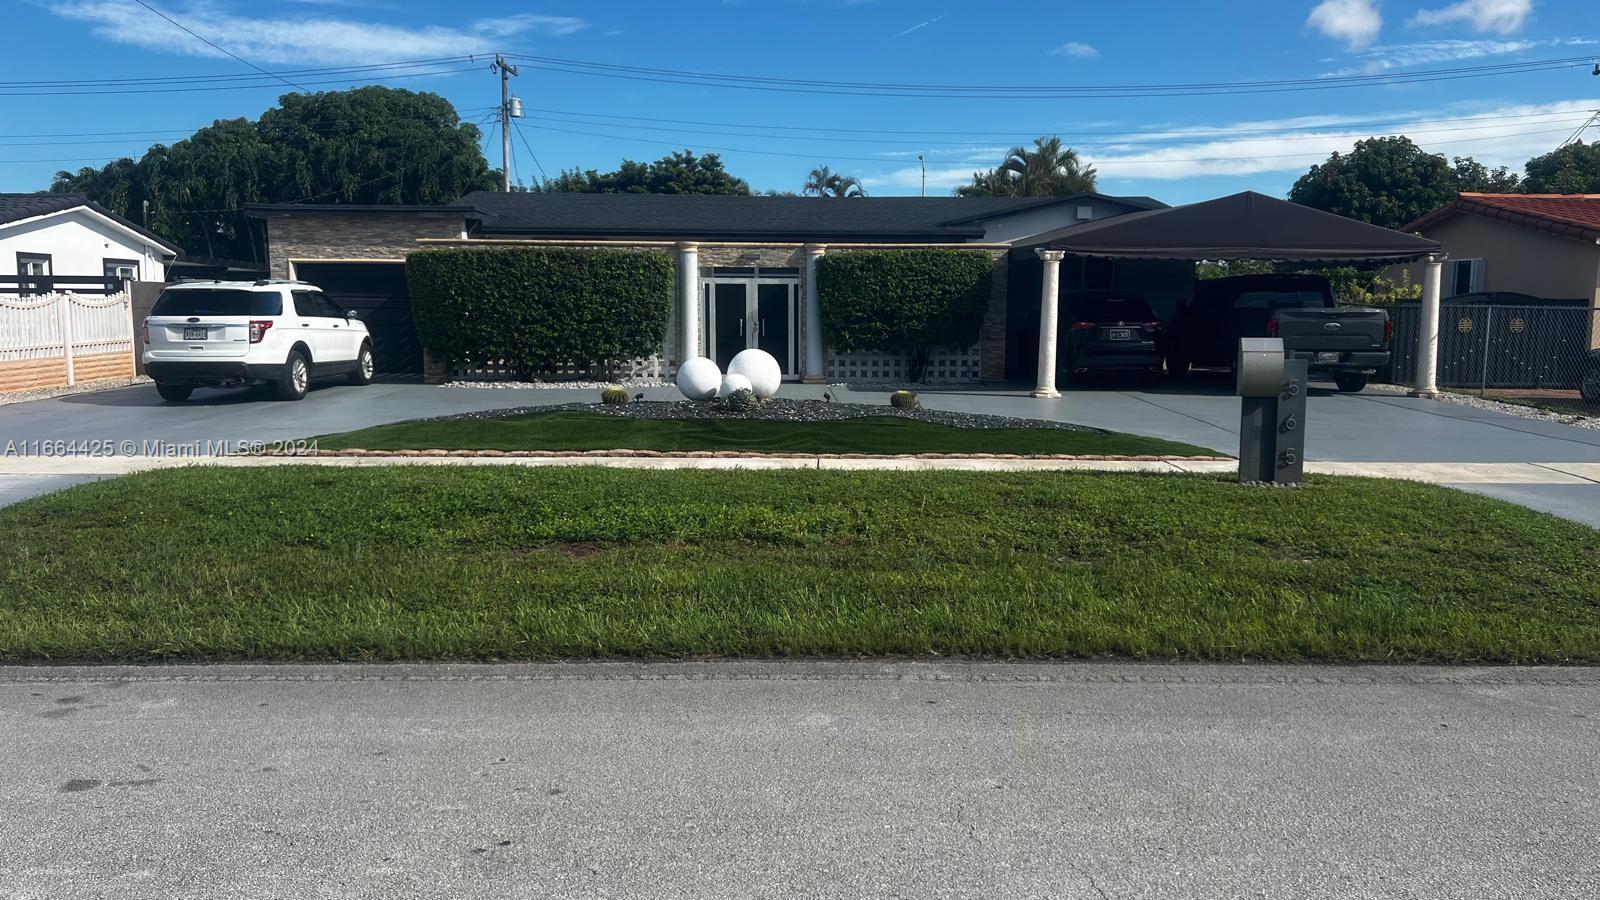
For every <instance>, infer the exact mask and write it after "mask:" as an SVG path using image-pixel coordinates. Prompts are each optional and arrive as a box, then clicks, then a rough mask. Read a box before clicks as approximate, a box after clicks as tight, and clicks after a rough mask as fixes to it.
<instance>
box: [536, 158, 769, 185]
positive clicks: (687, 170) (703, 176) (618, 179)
mask: <svg viewBox="0 0 1600 900" xmlns="http://www.w3.org/2000/svg"><path fill="white" fill-rule="evenodd" d="M532 189H533V190H534V191H542V192H548V193H574V194H741V195H742V194H749V193H750V183H749V182H747V181H745V180H744V179H743V178H735V177H734V176H732V175H730V174H729V173H728V170H727V169H725V168H723V166H722V157H720V156H718V155H717V154H715V153H707V154H706V155H705V156H696V155H695V153H694V151H693V150H683V151H681V152H674V153H672V154H670V155H668V156H663V157H661V158H660V159H658V160H656V161H655V162H651V163H643V162H635V161H633V160H631V159H625V160H623V161H622V167H621V168H620V169H617V170H616V171H615V172H600V171H597V170H595V169H587V170H580V169H568V170H566V171H564V172H561V173H560V174H558V175H557V176H556V177H554V178H546V179H544V180H543V181H539V182H537V183H535V184H534V185H533V188H532Z"/></svg>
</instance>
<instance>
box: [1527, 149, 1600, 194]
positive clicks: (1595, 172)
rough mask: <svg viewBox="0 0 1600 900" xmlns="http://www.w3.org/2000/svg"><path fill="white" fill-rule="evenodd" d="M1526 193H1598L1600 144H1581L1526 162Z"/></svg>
mask: <svg viewBox="0 0 1600 900" xmlns="http://www.w3.org/2000/svg"><path fill="white" fill-rule="evenodd" d="M1527 173H1528V177H1527V178H1525V179H1523V182H1522V190H1523V191H1524V192H1526V193H1529V194H1600V143H1596V144H1585V143H1583V142H1582V141H1578V142H1576V143H1572V144H1568V145H1567V146H1565V147H1562V148H1561V149H1559V150H1556V151H1554V152H1552V153H1546V154H1545V155H1544V156H1537V157H1534V158H1533V159H1530V160H1528V167H1527Z"/></svg>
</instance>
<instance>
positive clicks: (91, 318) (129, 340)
mask: <svg viewBox="0 0 1600 900" xmlns="http://www.w3.org/2000/svg"><path fill="white" fill-rule="evenodd" d="M129 303H130V301H129V296H128V292H127V291H126V290H124V291H122V292H120V293H116V294H107V295H103V296H101V295H89V294H77V293H74V292H72V291H65V292H60V293H55V292H53V293H49V294H38V295H35V296H23V297H19V296H0V363H8V362H21V361H24V360H30V359H41V360H54V359H60V358H62V357H65V358H66V364H67V384H69V385H71V384H76V383H77V376H76V373H75V372H74V371H73V361H74V360H75V359H77V358H80V357H86V356H95V355H99V354H105V353H127V354H129V355H130V357H131V356H132V354H133V317H132V314H131V312H130V305H129Z"/></svg>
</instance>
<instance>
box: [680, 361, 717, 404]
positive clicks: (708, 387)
mask: <svg viewBox="0 0 1600 900" xmlns="http://www.w3.org/2000/svg"><path fill="white" fill-rule="evenodd" d="M677 383H678V390H679V391H682V392H683V395H684V396H685V397H688V398H689V399H690V400H710V399H711V398H712V397H715V396H716V395H717V387H718V386H719V385H721V384H722V370H721V369H719V368H717V364H716V361H715V360H710V359H706V358H705V357H704V356H696V357H695V358H694V359H686V360H684V361H683V365H680V366H678V378H677Z"/></svg>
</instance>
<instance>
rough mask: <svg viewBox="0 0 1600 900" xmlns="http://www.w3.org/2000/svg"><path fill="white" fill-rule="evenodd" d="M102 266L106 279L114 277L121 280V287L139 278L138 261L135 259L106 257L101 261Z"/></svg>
mask: <svg viewBox="0 0 1600 900" xmlns="http://www.w3.org/2000/svg"><path fill="white" fill-rule="evenodd" d="M103 266H104V268H103V270H102V272H103V274H104V275H105V277H106V279H107V280H110V279H112V278H115V279H117V280H118V281H120V282H122V286H123V287H126V286H127V284H128V282H130V281H138V280H139V261H138V260H136V259H107V260H104V261H103Z"/></svg>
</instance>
